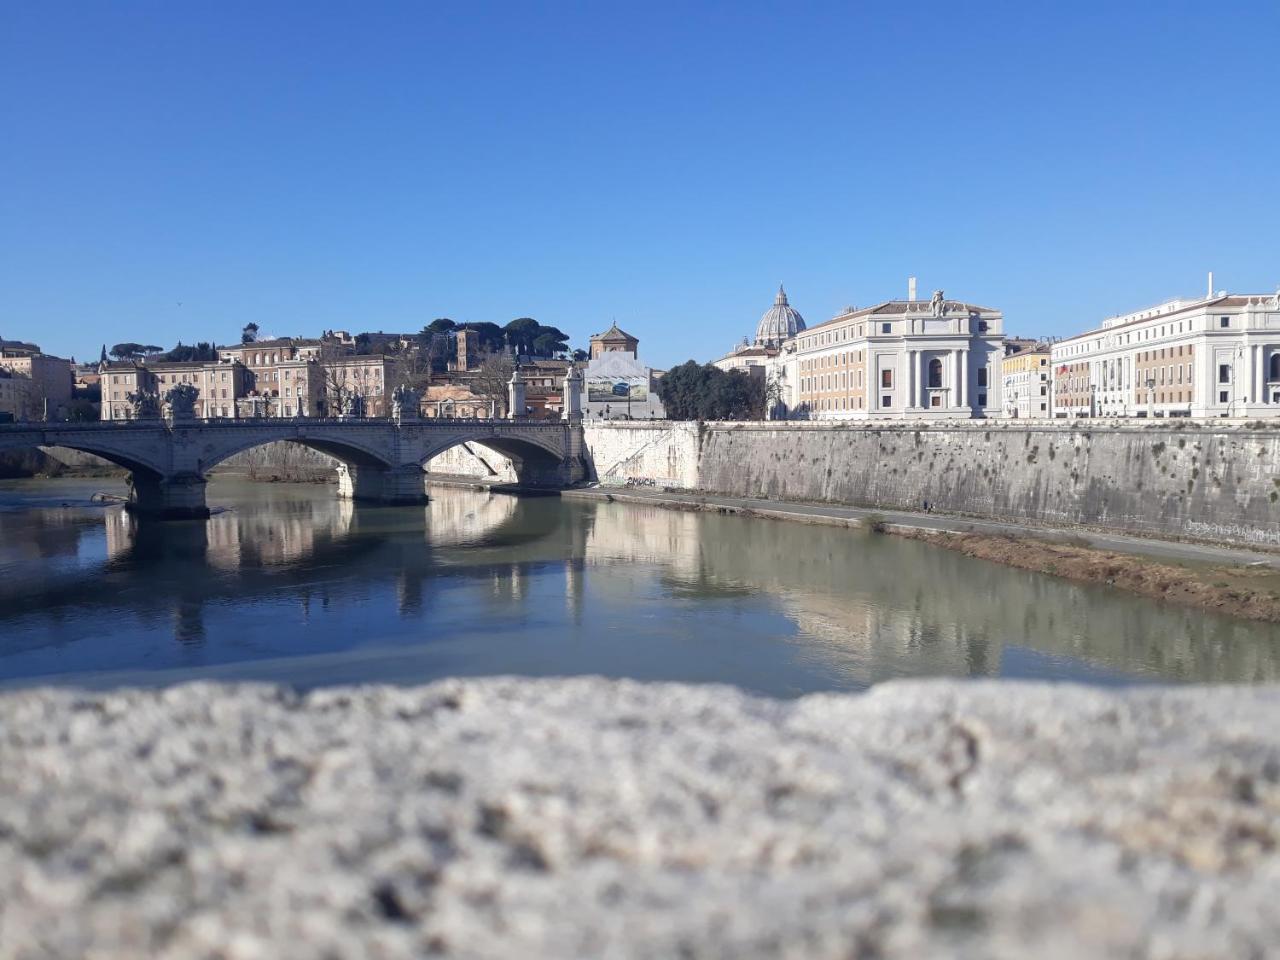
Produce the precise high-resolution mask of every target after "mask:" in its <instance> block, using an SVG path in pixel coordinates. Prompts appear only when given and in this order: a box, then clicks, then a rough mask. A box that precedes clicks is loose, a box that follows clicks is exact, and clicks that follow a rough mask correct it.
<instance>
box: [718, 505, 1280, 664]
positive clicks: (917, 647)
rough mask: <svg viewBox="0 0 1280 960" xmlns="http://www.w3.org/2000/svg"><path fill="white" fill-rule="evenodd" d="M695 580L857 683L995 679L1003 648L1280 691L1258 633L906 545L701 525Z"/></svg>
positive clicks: (782, 528)
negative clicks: (770, 615) (803, 639)
mask: <svg viewBox="0 0 1280 960" xmlns="http://www.w3.org/2000/svg"><path fill="white" fill-rule="evenodd" d="M699 519H701V520H703V521H704V522H705V523H706V524H707V527H706V528H705V529H704V530H703V531H702V534H701V537H700V538H699V539H700V542H701V544H702V560H703V569H704V570H705V571H706V573H707V575H708V576H710V577H714V578H716V579H717V580H720V581H723V582H727V583H737V584H750V585H752V586H754V587H755V588H756V589H762V590H766V591H768V592H769V593H771V594H772V595H773V596H774V597H775V598H777V600H778V602H779V604H780V605H781V606H782V608H783V609H784V610H785V611H786V612H787V613H788V614H789V615H790V616H791V617H793V619H794V620H795V621H796V623H797V624H798V625H799V626H800V627H801V629H802V630H803V631H804V632H805V633H806V634H807V635H808V636H809V637H810V638H811V639H812V640H813V641H815V642H816V643H817V644H818V647H819V649H820V650H821V652H822V654H823V656H824V657H825V658H827V659H828V660H830V661H831V662H832V663H834V664H837V665H839V666H841V668H843V669H847V670H848V671H850V672H851V673H853V674H854V675H856V676H859V677H868V676H871V675H876V676H888V675H894V674H896V675H904V676H910V675H920V674H924V673H938V672H939V669H940V667H941V668H944V669H946V670H949V671H951V672H953V673H955V674H958V675H966V674H971V675H988V674H995V673H996V672H998V671H999V669H1000V665H1001V661H1002V658H1003V657H1004V654H1005V650H1006V648H1007V647H1009V646H1016V647H1023V648H1027V649H1030V650H1033V651H1036V652H1038V653H1040V654H1043V655H1048V656H1061V657H1070V658H1073V659H1080V660H1084V661H1087V662H1089V663H1091V664H1093V665H1095V666H1099V667H1103V668H1106V667H1114V668H1116V669H1127V668H1129V667H1130V666H1131V665H1132V664H1134V663H1135V662H1138V663H1145V664H1149V665H1150V669H1151V671H1152V677H1153V678H1167V679H1188V680H1204V681H1207V680H1219V679H1222V680H1225V679H1232V678H1238V677H1240V676H1246V677H1254V678H1256V679H1257V680H1260V681H1261V680H1265V681H1274V680H1277V679H1280V646H1272V647H1268V646H1266V645H1264V644H1260V643H1258V642H1257V635H1258V626H1257V625H1256V624H1250V623H1242V622H1238V621H1232V620H1230V619H1228V618H1225V617H1218V616H1214V615H1212V614H1207V613H1203V612H1201V611H1198V610H1191V609H1181V608H1177V607H1171V606H1161V605H1157V604H1155V603H1152V602H1151V601H1149V600H1146V599H1143V598H1140V597H1134V596H1131V595H1128V594H1124V593H1122V592H1120V591H1115V590H1109V589H1106V588H1102V587H1082V586H1079V585H1075V584H1071V583H1068V582H1065V581H1062V580H1057V579H1055V578H1052V577H1049V576H1046V575H1043V574H1036V573H1030V572H1027V571H1022V570H1012V569H1009V568H1007V567H1003V566H1000V565H998V564H994V563H988V562H985V561H981V560H974V559H971V558H968V557H964V556H961V555H960V554H958V553H954V552H951V551H947V550H941V549H938V548H936V547H931V546H929V545H928V544H924V543H917V542H914V541H905V540H898V539H896V538H892V537H879V536H872V535H867V534H862V533H859V532H858V531H852V530H843V529H838V528H834V527H821V526H810V525H806V524H794V523H786V522H781V521H762V520H740V519H733V518H720V517H714V516H707V515H702V516H700V517H699Z"/></svg>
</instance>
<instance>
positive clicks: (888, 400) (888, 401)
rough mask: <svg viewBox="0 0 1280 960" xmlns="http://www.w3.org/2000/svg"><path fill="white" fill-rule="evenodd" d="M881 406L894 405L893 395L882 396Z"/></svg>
mask: <svg viewBox="0 0 1280 960" xmlns="http://www.w3.org/2000/svg"><path fill="white" fill-rule="evenodd" d="M880 406H882V407H891V406H893V397H889V396H884V397H881V398H880Z"/></svg>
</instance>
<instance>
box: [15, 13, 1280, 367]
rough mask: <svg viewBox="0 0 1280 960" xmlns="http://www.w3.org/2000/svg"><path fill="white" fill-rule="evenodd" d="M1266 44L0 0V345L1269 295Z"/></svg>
mask: <svg viewBox="0 0 1280 960" xmlns="http://www.w3.org/2000/svg"><path fill="white" fill-rule="evenodd" d="M1278 63H1280V4H1277V3H1275V2H1274V0H1272V2H1258V3H1253V4H1233V3H1215V4H1210V3H1203V4H1187V3H1179V2H1172V3H1160V4H1148V3H1141V4H1140V3H1133V4H1122V3H1097V4H1094V3H1060V4H1053V5H1050V4H1042V3H1038V2H1017V3H1005V4H984V3H957V2H954V0H952V2H946V3H921V4H910V3H890V2H884V3H877V4H866V3H860V4H854V3H837V4H830V5H826V4H801V3H777V4H757V3H702V4H693V3H679V4H674V3H673V4H666V3H658V2H646V3H633V4H620V3H599V2H593V3H582V4H571V3H560V2H556V3H546V4H534V3H513V4H482V3H453V4H444V3H425V2H413V3H403V4H399V3H369V2H361V3H349V4H348V3H340V2H327V0H326V2H322V3H283V2H266V3H263V2H252V3H241V2H226V0H219V2H216V3H213V2H209V3H171V2H163V3H160V2H155V3H153V2H123V0H121V2H111V3H98V2H47V3H45V2H17V0H0V124H2V126H0V129H2V130H3V147H2V148H0V335H3V336H5V337H8V338H23V339H33V340H36V341H37V342H39V343H41V344H42V345H44V347H45V349H46V350H49V351H51V352H58V353H61V354H63V355H66V354H70V353H74V354H75V355H76V356H77V357H81V358H84V357H86V356H87V355H96V352H97V349H98V346H99V345H100V344H101V343H102V342H103V341H106V342H107V343H108V344H111V343H114V342H118V341H121V340H137V341H142V342H153V343H158V344H161V345H164V346H169V345H171V344H173V342H174V341H176V340H178V339H179V338H181V339H182V340H184V341H186V342H192V341H194V340H197V339H209V338H210V337H217V338H218V340H219V341H221V342H225V341H229V340H234V339H235V338H236V336H237V332H238V331H239V329H240V327H241V326H242V325H243V324H245V323H247V322H248V321H250V320H253V321H256V322H257V323H258V324H260V325H261V327H262V329H263V330H264V331H265V332H271V333H275V334H280V335H284V334H295V333H296V334H314V333H316V332H317V331H318V330H320V329H321V328H325V327H335V328H345V329H349V330H353V331H354V330H361V329H371V330H378V329H382V330H416V329H419V328H420V327H421V326H422V325H423V324H425V323H427V322H429V321H430V320H432V319H434V318H435V317H441V316H447V317H452V318H454V319H456V320H492V321H495V322H498V323H505V322H506V321H508V320H510V319H512V318H514V317H517V316H523V315H528V316H532V317H535V318H537V319H538V320H540V321H542V322H544V323H553V324H556V325H558V326H560V327H561V328H563V329H564V330H565V331H567V332H569V333H570V334H571V335H572V336H573V338H574V341H575V342H576V343H584V342H585V339H586V337H587V336H588V335H590V334H591V333H594V332H598V331H599V330H602V329H604V328H605V327H607V326H608V325H609V322H610V320H611V319H612V318H615V317H616V318H617V321H618V323H619V325H620V326H622V327H623V328H624V329H626V330H628V331H629V332H631V333H634V334H635V335H637V336H639V337H640V338H641V355H642V357H644V358H646V359H647V360H649V361H650V362H651V363H653V364H655V365H657V366H667V365H670V364H673V363H676V362H680V361H682V360H684V359H687V358H689V357H695V358H697V359H700V360H705V359H710V358H712V357H714V356H716V355H719V354H720V353H722V352H724V350H725V349H726V348H727V347H728V346H730V344H731V343H732V342H733V341H734V340H735V339H737V338H739V337H741V336H742V335H743V334H746V333H751V332H753V331H754V327H755V323H756V321H757V320H758V318H759V316H760V314H761V313H762V312H763V311H764V310H765V309H766V308H767V307H768V306H769V304H770V302H771V301H772V297H773V294H774V291H775V289H776V287H777V284H778V282H779V281H784V282H785V283H786V285H787V290H788V292H789V293H790V294H791V298H792V302H793V304H794V305H795V306H796V307H797V308H798V309H799V310H800V311H801V312H802V313H803V314H804V315H805V317H806V319H807V320H808V321H809V322H810V323H816V322H818V321H820V320H822V319H825V318H827V317H830V316H831V315H832V314H833V313H834V312H836V311H837V310H838V309H839V308H840V307H842V306H843V305H845V304H859V305H862V304H868V303H872V302H875V301H877V300H881V299H886V298H889V297H892V296H901V295H903V294H904V293H905V289H906V278H907V276H908V275H911V274H914V275H916V276H918V277H919V278H920V289H921V291H922V292H923V293H926V294H927V292H928V291H931V290H932V289H934V288H937V287H942V288H944V289H945V290H946V291H947V293H948V295H949V296H955V297H959V298H963V299H969V300H972V301H976V302H980V303H984V304H990V305H993V306H997V307H1000V308H1002V309H1003V310H1004V311H1005V316H1006V329H1007V331H1009V332H1013V333H1020V334H1025V335H1030V334H1068V333H1071V332H1075V331H1078V330H1080V329H1084V328H1085V327H1088V326H1092V325H1094V324H1096V323H1097V322H1098V321H1099V320H1101V319H1102V318H1103V317H1105V316H1107V315H1110V314H1113V313H1117V312H1121V311H1124V310H1128V309H1131V308H1137V307H1140V306H1143V305H1146V304H1148V303H1152V302H1156V301H1158V300H1160V299H1163V298H1166V297H1169V296H1174V295H1179V294H1194V293H1198V292H1199V291H1201V290H1202V289H1203V288H1204V282H1205V281H1204V274H1205V271H1207V270H1209V269H1213V270H1215V271H1216V273H1217V278H1218V284H1217V285H1218V286H1219V287H1224V288H1227V289H1231V290H1236V291H1248V292H1269V291H1272V290H1274V289H1275V288H1276V285H1277V284H1280V80H1278V77H1280V67H1278V66H1277V64H1278ZM179 304H181V306H179Z"/></svg>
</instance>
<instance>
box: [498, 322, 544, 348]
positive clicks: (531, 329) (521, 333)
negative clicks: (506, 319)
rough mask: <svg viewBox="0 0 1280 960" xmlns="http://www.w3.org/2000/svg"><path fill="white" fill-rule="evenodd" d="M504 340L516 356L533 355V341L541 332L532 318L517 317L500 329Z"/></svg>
mask: <svg viewBox="0 0 1280 960" xmlns="http://www.w3.org/2000/svg"><path fill="white" fill-rule="evenodd" d="M502 332H503V334H504V335H505V339H506V341H507V342H508V343H510V344H511V346H512V347H513V348H514V349H515V351H516V353H517V354H524V355H526V356H527V355H528V354H531V353H533V341H534V339H535V338H536V337H537V336H538V334H539V333H540V332H541V327H539V326H538V321H537V320H535V319H533V317H518V318H516V319H515V320H512V321H511V322H510V323H508V324H507V325H506V326H505V327H503V328H502Z"/></svg>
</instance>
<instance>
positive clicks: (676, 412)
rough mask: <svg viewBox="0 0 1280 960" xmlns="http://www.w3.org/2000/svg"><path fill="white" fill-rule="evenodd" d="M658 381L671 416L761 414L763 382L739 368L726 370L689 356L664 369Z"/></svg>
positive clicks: (701, 417)
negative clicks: (662, 375)
mask: <svg viewBox="0 0 1280 960" xmlns="http://www.w3.org/2000/svg"><path fill="white" fill-rule="evenodd" d="M659 384H660V393H661V395H662V405H663V407H664V408H665V409H666V411H667V417H668V418H669V419H671V420H759V419H762V418H763V417H764V414H765V402H766V396H767V389H766V385H765V382H764V380H762V379H761V378H760V377H754V376H752V375H751V374H749V373H747V372H746V371H743V370H732V371H727V372H726V371H724V370H721V369H720V368H719V367H716V366H712V365H711V364H709V363H708V364H706V365H702V366H700V365H699V364H697V363H696V362H694V361H693V360H689V361H688V362H686V363H682V364H680V365H679V366H678V367H673V368H672V369H670V370H668V371H667V373H666V375H665V376H664V377H663V378H662V379H661V380H660V381H659Z"/></svg>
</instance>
